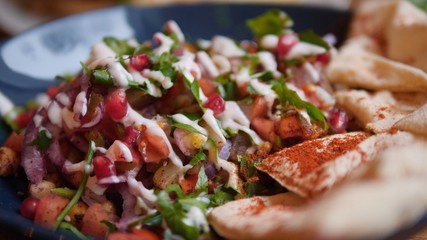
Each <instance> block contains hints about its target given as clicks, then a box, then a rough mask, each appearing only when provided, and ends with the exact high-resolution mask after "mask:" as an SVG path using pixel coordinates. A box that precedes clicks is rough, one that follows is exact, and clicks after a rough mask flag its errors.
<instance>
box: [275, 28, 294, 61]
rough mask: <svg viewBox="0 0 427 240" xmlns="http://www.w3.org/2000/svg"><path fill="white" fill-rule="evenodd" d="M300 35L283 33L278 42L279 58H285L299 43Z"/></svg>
mask: <svg viewBox="0 0 427 240" xmlns="http://www.w3.org/2000/svg"><path fill="white" fill-rule="evenodd" d="M298 41H299V39H298V36H297V35H296V34H294V33H287V34H283V35H281V36H280V37H279V41H278V42H277V55H278V56H279V58H284V57H286V55H287V54H288V52H289V51H290V50H291V48H292V47H293V46H295V45H296V44H297V43H298Z"/></svg>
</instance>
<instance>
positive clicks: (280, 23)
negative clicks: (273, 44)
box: [246, 9, 293, 38]
mask: <svg viewBox="0 0 427 240" xmlns="http://www.w3.org/2000/svg"><path fill="white" fill-rule="evenodd" d="M246 25H248V27H249V28H250V29H251V30H252V32H253V34H254V35H255V37H256V38H261V37H262V36H264V35H267V34H274V35H280V34H281V33H282V32H283V30H285V29H287V28H290V27H292V25H293V21H292V19H291V18H290V17H289V16H288V15H287V14H286V13H284V12H283V11H281V10H279V9H272V10H270V11H267V12H265V13H264V14H262V15H260V16H258V17H255V18H252V19H249V20H247V21H246Z"/></svg>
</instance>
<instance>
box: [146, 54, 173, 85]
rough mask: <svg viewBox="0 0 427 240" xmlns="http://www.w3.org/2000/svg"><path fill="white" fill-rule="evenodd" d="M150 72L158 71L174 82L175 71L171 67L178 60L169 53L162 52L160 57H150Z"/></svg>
mask: <svg viewBox="0 0 427 240" xmlns="http://www.w3.org/2000/svg"><path fill="white" fill-rule="evenodd" d="M150 60H151V63H152V70H156V71H160V72H162V73H163V75H165V76H166V77H169V78H170V79H171V80H172V81H173V82H175V81H176V76H177V74H178V73H177V71H176V70H175V68H174V67H173V64H174V63H175V62H178V58H177V57H176V56H175V55H173V54H172V53H169V52H164V53H162V54H161V55H160V56H157V55H153V56H151V57H150Z"/></svg>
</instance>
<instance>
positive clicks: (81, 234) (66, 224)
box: [59, 222, 93, 240]
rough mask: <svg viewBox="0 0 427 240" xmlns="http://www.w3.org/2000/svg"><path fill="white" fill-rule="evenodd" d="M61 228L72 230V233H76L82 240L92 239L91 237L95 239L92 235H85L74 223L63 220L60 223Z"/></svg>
mask: <svg viewBox="0 0 427 240" xmlns="http://www.w3.org/2000/svg"><path fill="white" fill-rule="evenodd" d="M59 228H62V229H66V230H70V231H71V232H72V233H74V234H75V235H76V236H77V237H78V238H80V239H82V240H91V239H93V238H91V237H88V236H86V235H84V234H83V233H81V232H80V231H79V230H78V229H77V228H76V227H74V225H72V224H70V223H67V222H61V224H59Z"/></svg>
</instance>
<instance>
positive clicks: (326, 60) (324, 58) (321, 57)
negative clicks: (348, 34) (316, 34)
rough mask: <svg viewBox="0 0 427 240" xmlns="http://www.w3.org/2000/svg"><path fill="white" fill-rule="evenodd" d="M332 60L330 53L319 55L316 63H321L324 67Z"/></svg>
mask: <svg viewBox="0 0 427 240" xmlns="http://www.w3.org/2000/svg"><path fill="white" fill-rule="evenodd" d="M330 60H331V56H330V55H329V53H323V54H319V55H317V57H316V61H318V62H320V63H321V64H323V65H327V64H328V63H329V61H330Z"/></svg>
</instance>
